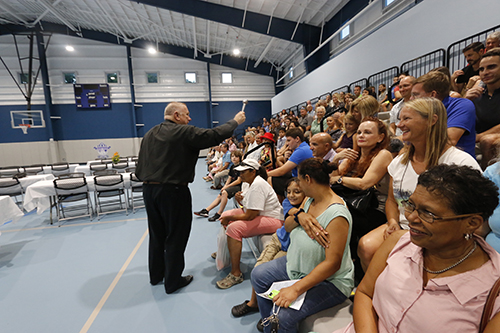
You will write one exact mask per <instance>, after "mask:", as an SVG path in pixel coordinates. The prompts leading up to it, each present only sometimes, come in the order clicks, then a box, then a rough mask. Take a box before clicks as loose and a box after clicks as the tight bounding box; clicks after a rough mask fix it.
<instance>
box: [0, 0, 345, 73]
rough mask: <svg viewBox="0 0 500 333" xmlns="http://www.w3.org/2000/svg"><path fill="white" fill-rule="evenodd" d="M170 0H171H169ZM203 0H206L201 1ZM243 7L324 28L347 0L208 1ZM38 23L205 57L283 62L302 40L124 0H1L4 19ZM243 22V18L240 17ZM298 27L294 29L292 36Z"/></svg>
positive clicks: (0, 18)
mask: <svg viewBox="0 0 500 333" xmlns="http://www.w3.org/2000/svg"><path fill="white" fill-rule="evenodd" d="M165 1H168V0H165ZM201 1H205V0H201ZM206 1H207V2H210V3H214V4H218V5H222V6H227V7H232V8H236V9H240V10H243V11H245V12H248V11H249V12H254V13H260V14H263V15H267V16H269V17H270V21H271V24H272V19H273V18H280V19H285V20H288V21H292V22H294V23H297V22H300V23H305V24H309V25H313V26H316V27H321V26H322V24H323V22H325V21H328V20H329V19H330V18H331V17H332V16H333V15H335V14H336V13H337V12H338V11H339V10H340V9H341V8H342V6H344V5H345V3H347V2H348V1H347V0H206ZM39 22H41V23H42V27H43V22H50V23H56V24H61V25H65V26H67V29H68V30H73V31H76V32H78V31H80V29H88V30H94V31H99V32H104V33H108V34H112V35H115V36H117V37H118V38H121V39H124V40H125V41H128V42H130V41H134V40H146V41H150V42H151V45H153V46H154V45H155V44H156V43H163V44H167V45H173V46H180V47H184V48H188V49H192V50H193V57H194V56H195V52H201V53H202V54H205V55H207V56H209V55H217V54H224V55H225V56H226V55H233V54H232V50H233V49H234V48H238V49H240V51H241V54H240V55H239V57H241V58H244V59H250V60H254V61H259V60H260V61H262V62H268V63H271V64H272V65H273V66H275V67H281V66H283V65H284V63H285V61H286V60H287V59H288V58H289V57H290V56H291V55H293V54H294V53H295V52H297V51H298V50H299V49H301V48H302V45H301V44H299V43H295V42H292V41H290V40H284V39H279V38H276V37H272V36H269V35H266V34H261V33H256V32H253V31H250V30H246V29H244V28H241V27H235V26H230V25H227V24H222V23H218V22H214V21H209V20H206V19H203V18H200V17H194V16H189V15H185V14H181V13H178V12H174V11H170V10H166V9H162V8H158V7H154V6H149V5H144V4H142V3H138V2H133V1H126V0H0V24H16V25H23V26H26V27H31V26H33V25H36V24H38V23H39ZM242 24H243V22H242ZM293 33H294V31H290V36H292V35H293Z"/></svg>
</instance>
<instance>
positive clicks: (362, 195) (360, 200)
mask: <svg viewBox="0 0 500 333" xmlns="http://www.w3.org/2000/svg"><path fill="white" fill-rule="evenodd" d="M331 188H332V190H333V192H335V193H336V194H337V195H338V196H340V197H341V198H342V199H344V201H345V202H346V203H347V205H348V206H350V207H352V208H355V209H357V210H359V211H361V212H365V211H366V210H367V209H368V208H377V207H378V199H377V193H376V190H375V187H370V188H369V189H366V190H353V189H350V188H348V187H345V186H344V185H342V184H333V185H332V186H331Z"/></svg>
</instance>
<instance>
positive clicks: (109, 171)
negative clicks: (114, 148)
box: [92, 169, 118, 176]
mask: <svg viewBox="0 0 500 333" xmlns="http://www.w3.org/2000/svg"><path fill="white" fill-rule="evenodd" d="M117 173H118V171H116V170H112V169H106V170H98V171H94V172H93V174H92V175H94V176H109V175H116V174H117Z"/></svg>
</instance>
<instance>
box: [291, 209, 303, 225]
mask: <svg viewBox="0 0 500 333" xmlns="http://www.w3.org/2000/svg"><path fill="white" fill-rule="evenodd" d="M300 213H304V210H303V209H302V208H301V209H299V210H298V211H297V213H295V214H293V220H294V221H295V222H296V223H297V224H300V222H299V214H300Z"/></svg>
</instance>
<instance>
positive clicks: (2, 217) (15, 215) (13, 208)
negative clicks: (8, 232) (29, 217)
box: [0, 195, 24, 224]
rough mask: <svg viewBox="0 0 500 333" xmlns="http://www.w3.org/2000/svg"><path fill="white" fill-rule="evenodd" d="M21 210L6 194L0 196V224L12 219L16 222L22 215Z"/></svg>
mask: <svg viewBox="0 0 500 333" xmlns="http://www.w3.org/2000/svg"><path fill="white" fill-rule="evenodd" d="M23 216H24V214H23V212H22V211H21V210H20V209H19V207H18V206H17V205H16V203H15V202H14V200H13V199H12V198H11V197H9V196H8V195H2V196H0V224H3V223H5V222H7V221H10V220H13V221H14V222H16V221H17V220H19V219H20V218H21V217H23Z"/></svg>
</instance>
